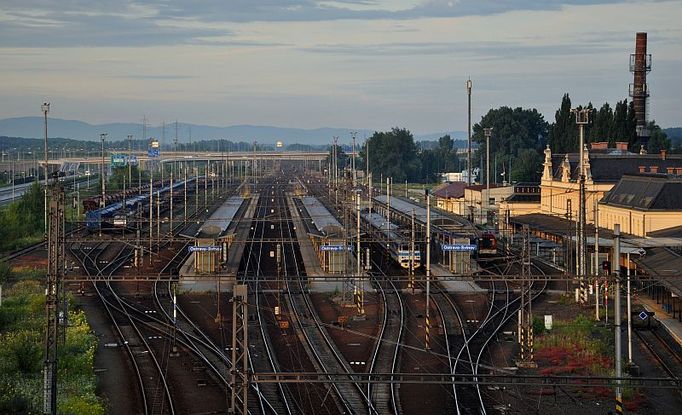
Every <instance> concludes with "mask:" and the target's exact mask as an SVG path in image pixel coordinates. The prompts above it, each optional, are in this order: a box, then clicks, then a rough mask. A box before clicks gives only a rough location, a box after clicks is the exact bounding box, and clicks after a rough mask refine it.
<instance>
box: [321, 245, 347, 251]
mask: <svg viewBox="0 0 682 415" xmlns="http://www.w3.org/2000/svg"><path fill="white" fill-rule="evenodd" d="M343 248H344V245H321V246H320V251H331V252H339V251H343ZM349 248H350V247H349Z"/></svg>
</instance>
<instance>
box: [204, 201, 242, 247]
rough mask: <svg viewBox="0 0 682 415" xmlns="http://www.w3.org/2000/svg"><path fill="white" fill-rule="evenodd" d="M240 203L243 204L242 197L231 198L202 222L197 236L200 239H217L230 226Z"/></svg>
mask: <svg viewBox="0 0 682 415" xmlns="http://www.w3.org/2000/svg"><path fill="white" fill-rule="evenodd" d="M242 203H244V198H243V197H239V196H231V197H230V198H229V199H227V200H226V201H225V203H223V204H222V205H221V206H220V207H219V208H218V209H216V211H215V212H213V214H212V215H211V216H210V217H209V218H208V219H207V220H206V221H205V222H204V224H203V225H202V226H201V228H199V232H197V236H198V237H200V238H217V237H219V236H220V235H221V234H222V233H223V232H225V231H226V230H227V228H228V226H230V223H232V220H233V219H234V217H235V215H236V214H237V211H239V208H240V207H241V206H242Z"/></svg>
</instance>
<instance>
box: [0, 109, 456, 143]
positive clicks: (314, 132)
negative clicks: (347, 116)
mask: <svg viewBox="0 0 682 415" xmlns="http://www.w3.org/2000/svg"><path fill="white" fill-rule="evenodd" d="M190 128H191V135H192V141H200V140H211V139H219V138H224V139H227V140H230V141H246V142H251V141H253V140H256V141H258V142H260V143H262V144H274V143H275V142H276V141H278V140H281V141H283V142H284V143H285V144H293V143H298V144H309V145H320V144H327V143H330V142H331V141H332V137H335V136H336V137H339V143H342V144H350V142H351V132H352V131H356V132H357V138H358V139H359V142H362V141H363V140H364V138H365V137H369V136H371V135H372V134H373V133H374V130H368V129H351V128H339V127H320V128H312V129H304V128H292V127H277V126H270V125H252V124H238V125H230V126H225V127H219V126H211V125H201V124H190V123H178V142H179V143H187V142H189V132H190ZM43 129H44V118H43V117H34V116H27V117H14V118H5V119H0V136H8V137H24V138H41V137H42V136H43V134H44V133H43V131H44V130H43ZM101 133H107V139H108V140H114V141H118V140H125V139H126V138H127V136H128V134H132V135H133V137H134V138H135V139H139V137H141V136H142V124H138V123H125V122H115V123H105V124H90V123H87V122H85V121H80V120H67V119H61V118H49V119H48V136H49V137H60V138H72V139H76V140H87V141H93V140H99V138H100V134H101ZM448 133H449V134H451V136H452V137H453V138H454V139H462V138H466V133H465V132H464V131H451V132H448ZM443 134H446V133H445V132H443V133H429V134H414V137H415V140H417V141H424V140H437V139H438V137H440V136H441V135H443ZM146 135H147V138H150V137H154V138H158V139H162V137H163V136H164V133H163V131H162V126H148V127H147V134H146ZM174 138H175V123H168V124H166V128H165V141H166V142H168V143H170V142H172V141H173V140H174ZM162 141H163V140H162Z"/></svg>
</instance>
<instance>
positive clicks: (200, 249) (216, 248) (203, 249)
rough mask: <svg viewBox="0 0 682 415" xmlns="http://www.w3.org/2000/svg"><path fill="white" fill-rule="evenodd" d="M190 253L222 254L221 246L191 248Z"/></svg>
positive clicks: (189, 248)
mask: <svg viewBox="0 0 682 415" xmlns="http://www.w3.org/2000/svg"><path fill="white" fill-rule="evenodd" d="M187 249H188V250H189V252H220V247H219V246H213V245H211V246H189V247H187Z"/></svg>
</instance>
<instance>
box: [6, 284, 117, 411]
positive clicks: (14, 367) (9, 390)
mask: <svg viewBox="0 0 682 415" xmlns="http://www.w3.org/2000/svg"><path fill="white" fill-rule="evenodd" d="M38 274H39V275H41V276H42V275H44V272H38ZM6 292H7V297H6V301H4V302H3V305H2V307H0V414H4V413H12V414H15V413H17V414H21V413H26V414H29V413H39V411H40V409H41V405H42V386H43V378H42V367H43V336H44V334H43V332H44V326H45V314H44V313H45V295H44V287H43V286H42V285H41V284H40V283H39V282H37V281H32V280H20V281H18V282H16V283H15V284H13V285H12V286H11V287H8V288H7V291H6ZM67 299H68V300H69V304H70V306H69V310H70V311H69V323H70V326H69V327H68V329H67V331H66V344H65V345H63V346H60V347H59V348H58V351H57V370H58V388H59V391H60V393H59V395H58V399H59V401H58V403H57V405H58V407H59V412H60V413H64V414H103V413H104V404H103V402H102V400H101V399H100V398H98V397H97V394H96V387H97V378H96V376H95V374H94V372H93V366H94V356H95V350H96V349H97V337H96V336H95V335H94V334H93V333H92V332H91V329H90V326H89V325H88V323H87V320H86V318H85V313H84V312H83V311H81V310H78V309H76V308H75V307H74V306H73V298H72V297H71V296H67Z"/></svg>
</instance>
